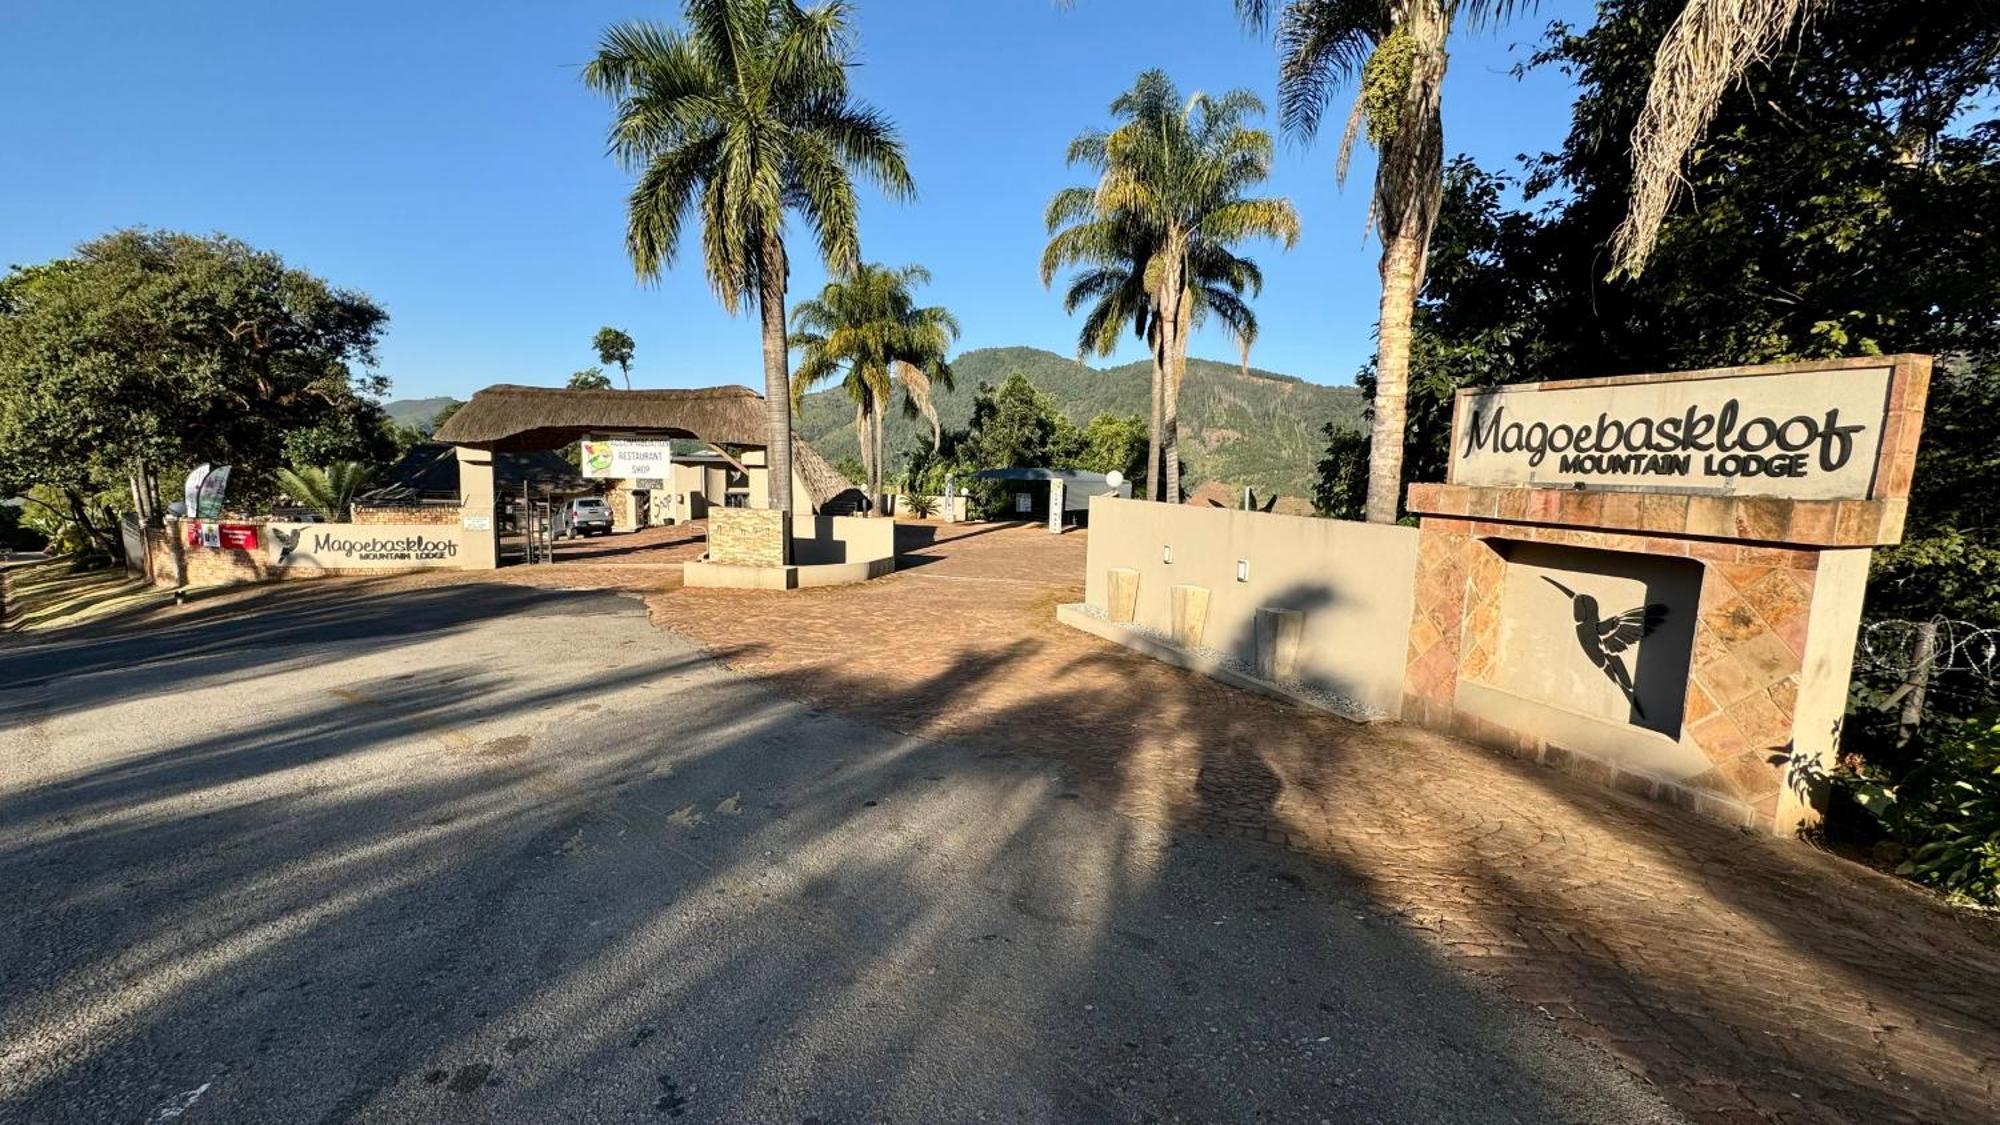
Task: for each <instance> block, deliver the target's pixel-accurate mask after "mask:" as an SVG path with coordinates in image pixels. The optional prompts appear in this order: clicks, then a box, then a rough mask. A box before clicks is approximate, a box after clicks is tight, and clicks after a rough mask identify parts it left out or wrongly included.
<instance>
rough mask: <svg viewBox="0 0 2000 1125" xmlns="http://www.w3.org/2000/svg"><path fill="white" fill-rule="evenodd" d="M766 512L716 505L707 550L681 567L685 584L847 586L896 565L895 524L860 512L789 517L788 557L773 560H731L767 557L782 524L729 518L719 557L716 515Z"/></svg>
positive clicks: (771, 519) (772, 515) (778, 587)
mask: <svg viewBox="0 0 2000 1125" xmlns="http://www.w3.org/2000/svg"><path fill="white" fill-rule="evenodd" d="M725 511H727V512H730V513H732V515H733V514H735V513H741V512H746V511H750V512H757V511H764V510H761V509H746V508H730V509H723V508H715V509H711V510H710V512H709V555H708V557H706V558H703V559H699V560H696V561H694V562H690V563H688V564H686V565H685V566H684V567H682V568H681V581H682V583H683V584H684V585H688V586H698V587H710V588H723V589H737V590H797V589H805V588H808V587H813V586H846V585H851V584H853V583H856V582H866V581H868V580H869V579H871V578H880V577H882V576H883V575H885V574H889V573H891V572H893V571H894V570H895V569H896V524H895V521H893V520H888V519H869V518H866V517H863V516H810V515H806V516H793V517H792V527H791V533H792V534H791V552H792V561H791V562H790V563H789V564H784V565H777V564H772V563H765V562H754V561H734V560H741V559H746V558H755V557H768V556H767V552H768V551H769V548H770V545H771V543H772V542H773V541H775V540H776V539H777V536H776V535H774V534H773V530H774V528H779V527H782V526H783V525H782V524H780V523H778V522H777V521H776V519H775V517H777V516H778V513H777V512H775V511H772V512H769V513H768V517H769V518H763V519H756V520H736V521H731V520H730V519H729V518H728V517H724V519H723V522H724V523H725V524H731V525H732V528H731V530H730V531H729V532H728V533H726V534H725V538H724V539H723V540H722V542H721V543H720V546H721V548H722V551H723V557H717V556H716V552H717V548H718V540H717V538H716V532H715V527H716V522H717V520H716V517H717V516H718V515H720V514H721V513H723V512H725Z"/></svg>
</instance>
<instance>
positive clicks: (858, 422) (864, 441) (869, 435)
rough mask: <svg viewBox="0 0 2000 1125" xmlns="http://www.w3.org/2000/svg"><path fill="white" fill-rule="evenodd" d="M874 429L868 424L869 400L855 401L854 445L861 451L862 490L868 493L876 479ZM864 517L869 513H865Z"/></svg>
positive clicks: (859, 399) (860, 399)
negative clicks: (873, 458)
mask: <svg viewBox="0 0 2000 1125" xmlns="http://www.w3.org/2000/svg"><path fill="white" fill-rule="evenodd" d="M873 434H874V428H873V427H871V426H870V425H869V424H868V400H867V399H866V398H858V399H855V400H854V444H855V445H856V446H857V447H859V448H860V450H861V490H862V491H863V492H866V491H868V489H869V487H870V486H869V483H868V482H870V481H872V480H874V479H875V469H874V466H873V463H872V460H871V458H872V455H873V453H874V451H875V442H874V440H873ZM863 514H864V515H865V514H867V513H863Z"/></svg>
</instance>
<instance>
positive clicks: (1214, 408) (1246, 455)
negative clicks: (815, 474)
mask: <svg viewBox="0 0 2000 1125" xmlns="http://www.w3.org/2000/svg"><path fill="white" fill-rule="evenodd" d="M952 366H953V369H954V371H955V372H956V373H957V389H956V390H954V391H952V392H949V393H942V394H940V395H939V396H938V413H939V415H940V416H941V417H942V419H943V421H944V425H945V427H946V428H947V429H951V428H955V427H959V426H963V425H965V422H966V420H967V418H969V417H970V416H971V412H972V395H973V392H974V391H975V390H977V389H978V387H979V384H980V383H981V382H986V383H992V384H995V385H998V384H999V383H1000V382H1001V380H1003V379H1005V378H1006V377H1007V376H1008V375H1010V374H1012V373H1014V372H1016V371H1019V372H1020V373H1021V374H1023V375H1025V376H1027V378H1028V381H1029V382H1031V383H1033V384H1034V385H1035V387H1036V388H1037V389H1039V390H1041V391H1043V392H1044V393H1046V394H1048V395H1050V396H1051V397H1053V398H1054V399H1055V400H1056V401H1057V402H1058V403H1059V404H1060V405H1061V406H1062V409H1063V413H1065V414H1067V415H1068V416H1069V418H1070V420H1072V421H1074V422H1076V423H1077V424H1078V425H1082V424H1084V423H1086V422H1088V421H1089V420H1090V419H1091V418H1092V417H1093V416H1095V415H1097V414H1100V413H1105V412H1110V413H1115V414H1137V415H1139V416H1141V417H1144V416H1145V414H1146V409H1147V405H1148V386H1149V383H1148V380H1149V379H1150V377H1151V366H1150V365H1149V364H1148V363H1146V362H1144V361H1140V362H1138V363H1129V364H1126V365H1124V366H1122V367H1113V368H1108V369H1098V368H1094V367H1088V366H1086V365H1084V364H1081V363H1078V362H1076V361H1075V360H1073V359H1069V358H1067V357H1064V356H1060V355H1057V354H1055V353H1054V352H1047V351H1043V350H1041V349H1039V348H981V349H978V350H975V351H969V352H966V353H964V354H963V355H961V356H959V357H958V358H957V359H955V360H954V361H953V364H952ZM1329 421H1338V422H1340V423H1342V424H1344V425H1347V426H1351V427H1354V428H1357V429H1358V428H1359V427H1360V425H1361V396H1360V394H1359V392H1358V391H1356V390H1355V389H1354V388H1353V387H1327V386H1321V385H1319V384H1316V383H1308V382H1305V381H1304V380H1301V379H1298V378H1295V377H1293V376H1290V375H1280V374H1277V373H1276V372H1271V371H1260V370H1258V369H1257V368H1254V367H1253V368H1251V369H1250V373H1249V374H1248V375H1245V374H1244V373H1243V370H1242V369H1241V368H1240V367H1237V366H1235V365H1233V364H1227V363H1217V362H1214V361H1211V360H1204V359H1189V360H1188V375H1187V383H1186V386H1185V387H1184V388H1183V390H1182V392H1181V450H1182V453H1181V458H1182V460H1183V461H1185V462H1186V463H1187V466H1188V473H1189V476H1188V480H1187V487H1188V488H1189V489H1190V490H1192V489H1194V488H1196V487H1198V486H1200V485H1201V484H1202V483H1203V482H1204V481H1211V480H1220V481H1226V482H1228V483H1230V484H1235V485H1243V484H1248V485H1250V486H1252V487H1253V488H1255V489H1257V490H1258V492H1259V493H1271V492H1276V493H1279V494H1282V495H1286V496H1300V497H1309V496H1311V495H1312V479H1313V472H1314V466H1315V464H1316V462H1317V461H1318V460H1319V457H1320V455H1321V453H1322V451H1323V450H1324V449H1325V446H1326V439H1325V437H1324V435H1323V433H1322V432H1321V430H1322V427H1323V426H1324V425H1325V424H1326V423H1327V422H1329ZM798 424H799V431H800V433H801V434H802V435H803V436H804V437H805V438H806V439H807V440H808V441H811V442H812V443H813V447H814V448H816V449H818V450H819V451H820V452H821V453H823V454H825V455H826V456H827V458H828V459H830V460H839V459H841V458H843V457H857V456H858V455H859V450H858V448H857V447H856V445H855V441H854V405H853V400H852V399H850V398H848V397H847V393H846V392H845V391H843V390H840V389H839V388H837V387H835V388H833V389H830V390H825V391H819V392H816V393H814V394H811V395H808V396H806V399H805V402H804V405H803V407H802V409H801V410H800V412H799V423H798ZM929 440H930V430H929V427H928V426H927V425H926V423H925V422H924V421H923V420H922V419H911V418H905V417H903V415H902V412H901V410H900V409H897V410H894V411H892V412H891V413H890V422H889V449H890V472H891V473H894V472H895V471H896V470H897V469H898V468H900V467H901V465H902V461H903V454H904V452H905V451H906V450H908V449H910V448H911V447H912V446H913V445H915V444H916V443H917V442H919V441H926V442H927V441H929Z"/></svg>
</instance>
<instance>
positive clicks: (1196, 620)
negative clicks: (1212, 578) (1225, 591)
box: [1172, 586, 1208, 648]
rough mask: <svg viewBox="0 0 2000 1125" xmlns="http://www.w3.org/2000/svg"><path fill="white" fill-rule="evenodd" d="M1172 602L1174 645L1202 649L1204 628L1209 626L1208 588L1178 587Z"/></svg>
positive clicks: (1173, 592)
mask: <svg viewBox="0 0 2000 1125" xmlns="http://www.w3.org/2000/svg"><path fill="white" fill-rule="evenodd" d="M1172 600H1173V614H1174V616H1173V634H1174V643H1175V644H1177V645H1179V646H1181V647H1182V648H1200V647H1201V633H1202V628H1203V627H1204V626H1206V625H1207V624H1208V587H1206V586H1176V587H1174V588H1173V591H1172Z"/></svg>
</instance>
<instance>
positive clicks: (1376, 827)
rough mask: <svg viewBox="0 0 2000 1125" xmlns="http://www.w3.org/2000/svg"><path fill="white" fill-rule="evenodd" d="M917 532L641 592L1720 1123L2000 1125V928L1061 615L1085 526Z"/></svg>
mask: <svg viewBox="0 0 2000 1125" xmlns="http://www.w3.org/2000/svg"><path fill="white" fill-rule="evenodd" d="M903 532H904V535H905V537H906V546H907V548H908V550H909V554H908V556H907V557H906V560H905V570H904V571H903V572H902V573H899V574H897V575H894V576H892V577H890V578H887V579H883V580H881V581H877V582H873V583H869V584H867V585H865V586H859V587H849V588H844V589H832V590H817V591H804V592H794V593H790V594H768V593H744V592H738V591H720V590H686V589H679V588H669V589H667V590H665V591H664V592H661V591H660V585H661V581H660V579H659V578H658V577H654V578H652V579H651V580H645V579H643V578H635V579H633V582H634V584H635V585H647V586H650V587H651V588H652V589H653V590H654V591H655V593H654V594H653V595H652V597H651V598H650V602H649V604H650V607H651V610H652V615H653V620H654V621H655V622H656V623H657V624H660V625H663V626H666V627H668V628H671V629H673V630H675V631H677V632H681V633H683V634H686V635H688V636H691V637H694V638H696V639H697V640H699V641H701V642H702V643H704V644H705V645H708V646H709V647H711V649H714V650H716V651H718V652H719V651H721V650H723V649H728V650H730V652H731V655H730V656H729V658H728V661H727V662H728V663H729V665H730V666H731V667H733V668H735V669H737V670H738V671H741V672H744V673H748V674H753V675H756V676H759V677H762V678H765V679H767V680H770V681H772V682H774V683H776V684H777V685H779V686H780V687H781V688H782V689H784V690H786V691H788V692H790V693H793V694H795V695H797V696H800V697H803V698H806V699H808V700H811V701H812V702H814V703H815V704H818V705H821V706H825V707H828V708H831V709H836V710H842V711H849V712H854V713H859V714H863V715H865V716H867V717H868V718H869V720H870V721H871V722H875V723H882V724H887V725H889V726H891V727H893V728H895V729H897V730H900V731H904V732H908V733H912V734H917V735H922V736H926V737H930V738H937V739H950V740H952V741H955V742H961V743H966V744H969V745H971V746H975V747H983V748H986V749H987V750H989V751H990V752H1001V753H1018V754H1027V755H1034V756H1037V757H1040V758H1045V759H1049V760H1052V761H1054V762H1056V763H1059V764H1060V766H1061V768H1062V769H1063V770H1064V772H1065V774H1066V775H1067V777H1068V779H1069V781H1070V783H1071V784H1072V785H1073V786H1075V787H1076V788H1077V789H1078V790H1079V791H1081V792H1083V793H1084V794H1086V795H1087V796H1090V797H1093V798H1095V799H1098V800H1101V801H1103V802H1105V803H1107V804H1108V805H1110V806H1111V807H1113V808H1115V809H1117V810H1118V811H1120V812H1122V813H1124V814H1126V815H1127V816H1130V817H1133V818H1136V819H1140V820H1144V821H1147V822H1153V823H1160V824H1164V825H1167V826H1170V827H1174V828H1181V829H1187V830H1193V831H1197V832H1202V833H1210V834H1223V835H1232V836H1247V837H1253V838H1262V839H1265V840H1268V841H1270V842H1271V843H1273V844H1277V845H1283V846H1285V847H1287V848H1290V849H1294V850H1296V851H1299V852H1303V853H1306V854H1308V855H1311V856H1313V857H1315V858H1317V859H1319V860H1321V861H1322V862H1324V863H1325V864H1327V865H1328V866H1330V867H1331V868H1333V869H1335V870H1336V871H1337V872H1339V873H1340V874H1341V875H1343V876H1344V877H1345V878H1347V879H1349V880H1351V881H1353V882H1354V883H1355V884H1357V885H1358V886H1359V887H1361V888H1362V889H1363V890H1365V892H1366V893H1367V895H1368V896H1369V897H1370V898H1371V900H1372V901H1373V902H1374V903H1375V904H1376V906H1377V909H1378V910H1379V911H1380V912H1381V913H1382V914H1384V915H1389V916H1393V917H1396V918H1398V919H1400V920H1401V921H1402V923H1403V924H1405V925H1407V926H1408V927H1409V928H1410V929H1411V930H1413V931H1415V932H1417V933H1418V934H1419V935H1420V936H1422V937H1423V938H1424V939H1425V940H1426V941H1428V942H1430V943H1431V944H1432V945H1433V946H1434V947H1435V948H1436V949H1438V950H1440V951H1441V952H1442V953H1443V954H1444V955H1445V956H1446V957H1447V958H1448V960H1449V962H1450V963H1453V964H1456V965H1458V966H1459V967H1461V968H1463V969H1465V970H1468V971H1471V972H1475V973H1478V974H1481V975H1485V976H1488V977H1491V978H1492V979H1494V980H1496V981H1497V982H1498V983H1499V984H1500V986H1501V987H1502V988H1503V989H1504V990H1505V991H1507V992H1508V993H1509V994H1511V995H1512V996H1514V997H1516V998H1518V999H1519V1000H1520V1001H1521V1002H1522V1003H1524V1004H1528V1005H1532V1006H1533V1007H1534V1009H1536V1010H1537V1011H1539V1012H1540V1013H1542V1014H1543V1015H1545V1016H1546V1017H1547V1019H1549V1020H1550V1021H1553V1022H1554V1023H1555V1024H1557V1025H1559V1026H1560V1027H1561V1028H1562V1029H1563V1030H1565V1031H1567V1032H1569V1033H1571V1034H1573V1035H1575V1036H1577V1037H1579V1038H1582V1039H1585V1040H1588V1041H1591V1042H1595V1043H1597V1044H1600V1045H1602V1046H1604V1047H1606V1048H1608V1049H1609V1050H1611V1051H1612V1052H1613V1053H1614V1054H1615V1055H1616V1056H1617V1057H1618V1058H1620V1059H1621V1060H1623V1061H1624V1062H1625V1063H1626V1065H1628V1066H1629V1067H1631V1068H1632V1069H1633V1070H1634V1071H1636V1072H1638V1073H1639V1074H1641V1075H1644V1076H1645V1077H1646V1078H1648V1079H1650V1080H1651V1081H1652V1082H1654V1083H1655V1084H1656V1085H1657V1086H1658V1087H1659V1088H1660V1089H1661V1091H1662V1092H1663V1093H1664V1094H1665V1095H1666V1096H1667V1098H1668V1099H1669V1100H1670V1101H1672V1102H1673V1103H1675V1104H1676V1105H1677V1106H1679V1107H1681V1108H1682V1109H1684V1110H1686V1111H1688V1112H1690V1113H1693V1114H1696V1115H1699V1116H1700V1117H1702V1118H1703V1119H1707V1120H1746V1121H1747V1120H1759V1119H1763V1120H1847V1121H1857V1122H1858V1121H1880V1120H1940V1121H1971V1120H1993V1119H1995V1118H1996V1109H1995V1107H1996V1105H2000V1091H1996V1089H1995V1086H1996V1082H2000V929H1997V928H1996V926H1995V925H1994V924H1993V922H1992V921H1991V920H1989V919H1986V918H1980V917H1974V916H1969V915H1966V914H1964V913H1961V912H1956V911H1952V910H1949V909H1946V908H1944V907H1942V906H1940V905H1938V904H1936V903H1935V902H1934V901H1932V900H1931V899H1929V898H1928V897H1927V896H1925V895H1923V894H1922V893H1920V892H1918V891H1916V890H1914V889H1912V888H1910V887H1907V886H1905V885H1903V884H1901V883H1899V882H1897V881H1896V880H1893V879H1890V878H1888V877H1886V876H1882V875H1879V874H1877V873H1875V872H1873V871H1869V870H1866V869H1864V868H1860V867H1857V866H1855V865H1853V864H1850V863H1847V862H1845V861H1842V860H1839V859H1836V858H1834V857H1831V856H1827V855H1824V854H1820V853H1818V852H1815V851H1813V850H1811V849H1810V848H1808V847H1806V846H1804V845H1802V844H1797V843H1791V842H1785V841H1778V840H1770V839H1764V838H1760V837H1755V836H1750V835H1746V834H1743V833H1740V832H1735V831H1731V830H1728V829H1723V828H1718V827H1714V826H1710V825H1706V824H1700V823H1694V822H1691V821H1689V820H1687V819H1685V818H1681V817H1676V816H1673V815H1671V814H1670V813H1668V812H1667V811H1665V810H1662V809H1659V808H1657V807H1654V806H1650V805H1646V804H1643V803H1640V802H1637V801H1631V800H1627V799H1625V798H1622V797H1619V796H1617V795H1614V794H1610V793H1605V792H1601V791H1598V790H1594V789H1590V788H1586V787H1584V786H1581V785H1580V784H1578V783H1576V782H1573V781H1572V780H1570V779H1568V778H1566V777H1563V776H1561V775H1559V774H1556V773H1553V772H1550V771H1546V770H1543V769H1540V768H1539V767H1534V766H1530V765H1524V764H1522V763H1518V762H1514V761H1511V760H1507V759H1503V758H1500V757H1496V756H1493V755H1491V754H1489V753H1487V752H1485V751H1481V750H1478V749H1475V748H1472V747H1469V746H1466V745H1463V744H1460V743H1457V742H1454V741H1452V740H1449V739H1446V738H1442V737H1439V736H1437V735H1434V734H1431V733H1428V732H1424V731H1419V730H1415V729H1411V728H1405V727H1400V726H1381V727H1360V726H1354V725H1351V724H1347V723H1343V722H1341V721H1339V720H1336V719H1333V718H1330V717H1325V716H1320V715H1316V714H1310V713H1304V712H1301V711H1298V710H1295V709H1292V708H1290V707H1287V706H1284V705H1280V704H1277V703H1274V702H1271V701H1268V700H1264V699H1261V698H1257V697H1253V696H1248V695H1245V694H1242V693H1239V692H1236V691H1233V690H1231V689H1228V688H1224V687H1222V686H1220V685H1217V684H1214V683H1212V682H1210V681H1207V680H1204V679H1201V678H1198V677H1195V676H1192V675H1190V674H1188V673H1185V672H1182V671H1180V670H1177V669H1173V668H1169V667H1166V666H1164V665H1160V664H1157V663H1153V662H1150V661H1147V660H1144V659H1141V658H1139V657H1137V656H1134V655H1132V654H1130V653H1127V652H1126V651H1124V650H1122V649H1119V648H1117V647H1115V646H1112V645H1109V644H1106V643H1104V642H1101V641H1098V640H1096V639H1095V638H1092V637H1088V636H1085V635H1082V634H1079V633H1076V632H1073V631H1071V630H1067V629H1064V628H1062V627H1060V626H1057V625H1056V624H1055V623H1054V621H1053V620H1052V614H1053V610H1054V607H1055V606H1056V605H1057V604H1058V603H1060V602H1064V601H1075V600H1079V599H1080V597H1081V584H1082V575H1083V560H1084V544H1085V537H1084V535H1083V534H1081V533H1073V534H1070V535H1066V536H1062V537H1053V536H1050V535H1048V534H1047V533H1046V532H1045V531H1043V530H1041V529H1039V528H1035V527H1016V526H1007V525H974V526H960V527H956V528H942V527H930V526H921V527H905V528H904V529H903ZM560 569H562V570H566V571H567V570H579V569H580V568H560ZM551 577H554V576H553V575H552V576H551ZM599 580H600V581H602V582H605V583H606V584H615V580H616V576H615V574H614V572H612V571H610V570H608V569H607V570H606V571H604V572H601V573H600V575H599ZM666 585H668V586H669V587H677V583H674V582H672V580H671V579H670V578H669V579H668V580H667V582H666Z"/></svg>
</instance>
